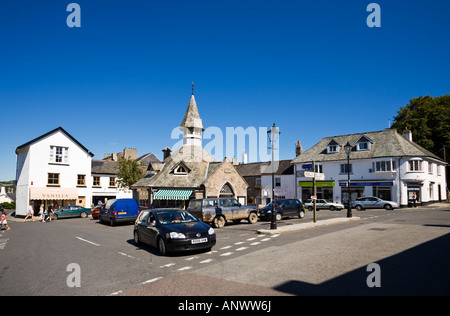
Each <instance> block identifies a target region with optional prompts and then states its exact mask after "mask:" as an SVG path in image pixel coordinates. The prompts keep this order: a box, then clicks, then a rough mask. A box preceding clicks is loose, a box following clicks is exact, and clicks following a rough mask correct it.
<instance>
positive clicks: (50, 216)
mask: <svg viewBox="0 0 450 316" xmlns="http://www.w3.org/2000/svg"><path fill="white" fill-rule="evenodd" d="M47 213H48V219H47V221H49V222H51V221H52V218H53V203H50V205H49V206H48V209H47Z"/></svg>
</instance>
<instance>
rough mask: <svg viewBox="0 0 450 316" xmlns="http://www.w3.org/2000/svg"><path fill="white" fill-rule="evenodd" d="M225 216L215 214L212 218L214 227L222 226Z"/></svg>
mask: <svg viewBox="0 0 450 316" xmlns="http://www.w3.org/2000/svg"><path fill="white" fill-rule="evenodd" d="M225 222H226V221H225V218H224V217H223V216H220V215H219V216H216V217H215V218H214V220H213V224H214V227H215V228H222V227H223V226H225Z"/></svg>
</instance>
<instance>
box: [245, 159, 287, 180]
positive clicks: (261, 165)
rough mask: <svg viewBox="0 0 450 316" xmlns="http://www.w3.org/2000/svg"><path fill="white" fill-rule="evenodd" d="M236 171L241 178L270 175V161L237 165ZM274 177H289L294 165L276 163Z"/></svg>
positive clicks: (284, 161)
mask: <svg viewBox="0 0 450 316" xmlns="http://www.w3.org/2000/svg"><path fill="white" fill-rule="evenodd" d="M236 170H237V171H238V172H239V174H240V175H241V176H243V177H253V176H261V175H263V174H264V175H267V174H272V171H271V169H270V161H264V162H253V163H246V164H239V165H237V166H236ZM274 174H275V175H289V174H294V165H293V164H292V163H291V159H289V160H280V161H278V169H277V170H275V173H274Z"/></svg>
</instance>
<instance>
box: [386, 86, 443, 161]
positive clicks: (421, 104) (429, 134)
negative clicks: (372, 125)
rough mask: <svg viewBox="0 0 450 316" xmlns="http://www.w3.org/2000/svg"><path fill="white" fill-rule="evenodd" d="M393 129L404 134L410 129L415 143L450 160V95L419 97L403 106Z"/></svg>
mask: <svg viewBox="0 0 450 316" xmlns="http://www.w3.org/2000/svg"><path fill="white" fill-rule="evenodd" d="M391 128H394V129H397V131H398V132H399V133H403V131H404V130H405V128H408V129H409V130H410V131H412V133H413V141H414V142H415V143H417V144H419V145H420V146H422V147H424V148H425V149H428V150H429V151H431V152H432V153H434V154H435V155H437V156H440V157H444V155H445V153H444V151H445V150H447V152H446V153H447V154H446V155H445V156H446V160H447V161H449V160H450V159H449V158H450V157H449V156H450V155H449V152H450V150H449V149H450V95H449V94H446V95H443V96H440V97H431V96H425V97H422V96H421V97H418V98H413V99H411V100H410V102H409V104H407V105H406V106H402V107H401V108H400V110H399V111H398V112H397V116H395V117H394V124H392V126H391Z"/></svg>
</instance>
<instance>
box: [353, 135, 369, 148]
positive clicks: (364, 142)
mask: <svg viewBox="0 0 450 316" xmlns="http://www.w3.org/2000/svg"><path fill="white" fill-rule="evenodd" d="M372 143H373V141H372V140H371V139H370V138H368V137H367V136H364V135H363V136H361V137H360V138H359V139H358V141H357V142H356V150H357V151H367V150H370V145H371V144H372Z"/></svg>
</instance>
